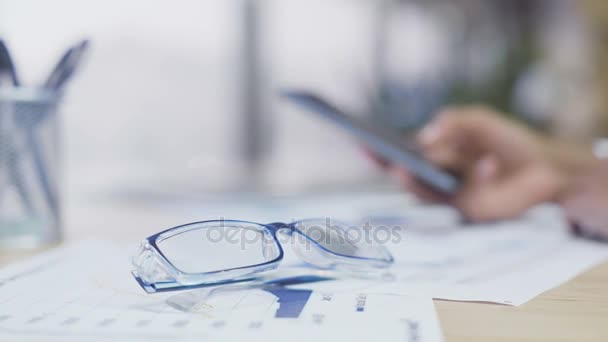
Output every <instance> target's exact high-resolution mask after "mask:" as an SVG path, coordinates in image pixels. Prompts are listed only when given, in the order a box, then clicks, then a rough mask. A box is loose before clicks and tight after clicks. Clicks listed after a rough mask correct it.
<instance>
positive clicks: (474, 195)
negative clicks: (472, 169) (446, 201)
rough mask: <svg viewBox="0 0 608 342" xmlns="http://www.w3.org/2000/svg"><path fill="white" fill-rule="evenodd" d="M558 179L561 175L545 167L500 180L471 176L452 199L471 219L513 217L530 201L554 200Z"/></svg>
mask: <svg viewBox="0 0 608 342" xmlns="http://www.w3.org/2000/svg"><path fill="white" fill-rule="evenodd" d="M560 182H561V178H559V177H558V176H557V175H555V174H554V173H553V172H552V171H550V170H548V169H544V168H537V169H530V170H525V171H522V172H519V173H517V174H514V175H512V176H510V177H509V178H508V179H505V180H500V181H493V182H487V181H485V182H482V181H479V179H475V178H474V179H472V180H470V181H469V182H468V184H466V185H465V187H464V188H463V190H462V191H461V192H460V193H459V194H458V195H457V196H455V198H454V199H453V201H452V203H453V204H454V205H455V206H456V207H457V208H459V209H460V210H461V211H462V212H463V214H464V215H465V216H466V217H467V218H469V219H471V220H473V221H492V220H500V219H507V218H513V217H516V216H519V215H521V214H522V213H524V212H525V211H526V210H527V209H528V208H530V207H532V206H533V205H536V204H539V203H542V202H546V201H551V200H554V199H555V198H556V197H557V190H556V189H559V188H560V185H559V183H560ZM532 189H535V190H534V191H532Z"/></svg>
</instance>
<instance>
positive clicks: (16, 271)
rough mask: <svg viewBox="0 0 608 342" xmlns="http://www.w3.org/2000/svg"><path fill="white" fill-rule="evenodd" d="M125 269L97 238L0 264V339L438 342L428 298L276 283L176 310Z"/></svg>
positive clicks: (123, 260) (116, 251) (119, 253)
mask: <svg viewBox="0 0 608 342" xmlns="http://www.w3.org/2000/svg"><path fill="white" fill-rule="evenodd" d="M129 271H130V265H129V262H128V253H127V252H126V250H125V248H121V247H117V246H115V245H113V244H111V243H103V242H85V243H80V244H77V245H73V246H69V247H62V248H59V249H57V250H54V251H51V252H48V253H45V254H42V255H40V256H38V257H35V258H33V259H31V260H29V261H26V262H22V263H18V264H14V265H11V266H9V267H7V268H5V269H3V270H0V339H7V340H16V339H18V338H32V337H43V338H45V339H46V338H55V339H59V340H63V339H64V338H70V337H71V338H74V339H79V338H84V339H86V340H91V339H114V340H116V339H118V340H120V341H124V340H129V339H133V340H151V339H169V338H171V339H175V338H178V339H180V340H189V339H191V340H197V341H201V340H203V341H204V340H214V341H218V340H219V341H222V340H226V341H236V340H243V341H245V340H246V341H269V340H278V339H282V340H287V341H311V340H340V341H343V340H349V341H370V340H373V339H377V338H379V337H381V338H382V340H383V341H411V342H414V341H442V334H441V330H440V327H439V323H438V319H437V316H436V314H435V311H434V307H433V302H432V300H430V299H420V298H412V297H407V296H395V295H383V294H368V293H365V292H352V293H341V292H340V291H325V292H318V291H312V290H309V289H295V288H291V287H279V286H274V287H264V288H257V289H250V290H240V291H225V292H222V293H219V294H217V295H214V296H211V297H209V298H208V299H206V300H205V301H203V302H200V303H198V305H197V308H196V310H193V312H181V311H178V310H175V309H174V308H172V307H171V306H169V305H167V303H166V300H167V298H169V297H172V296H176V295H179V292H178V293H166V294H153V295H150V294H146V293H145V292H144V291H143V290H142V289H141V288H140V287H139V285H137V283H136V282H135V280H134V279H132V277H131V275H130V273H129ZM182 293H185V292H182Z"/></svg>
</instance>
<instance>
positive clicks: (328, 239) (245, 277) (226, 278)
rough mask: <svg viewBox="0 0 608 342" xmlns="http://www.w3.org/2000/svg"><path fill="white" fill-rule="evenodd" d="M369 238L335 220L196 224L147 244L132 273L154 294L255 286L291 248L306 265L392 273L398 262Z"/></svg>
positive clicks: (150, 239)
mask: <svg viewBox="0 0 608 342" xmlns="http://www.w3.org/2000/svg"><path fill="white" fill-rule="evenodd" d="M279 233H281V234H279ZM365 233H366V231H365V230H364V229H362V228H360V227H355V226H348V225H346V224H343V223H337V222H333V223H332V222H331V221H330V220H329V219H326V220H317V219H312V220H303V221H296V222H293V223H289V224H287V223H278V222H277V223H270V224H259V223H254V222H247V221H234V220H215V221H201V222H194V223H189V224H185V225H181V226H178V227H175V228H171V229H167V230H165V231H162V232H160V233H158V234H155V235H152V236H150V237H148V238H146V239H145V240H144V241H143V242H142V244H141V245H140V247H139V249H138V250H137V253H136V255H135V257H134V258H133V259H132V264H133V267H134V269H133V271H132V272H131V273H132V274H133V276H134V277H135V279H136V280H137V282H138V283H139V285H140V286H141V287H142V288H143V289H144V290H145V291H146V292H148V293H154V292H164V291H175V290H184V289H191V288H196V287H205V286H217V285H223V284H230V283H237V282H244V281H251V280H254V279H256V276H258V274H259V273H260V272H265V271H269V270H272V269H275V268H277V267H278V266H279V264H280V263H281V261H282V260H283V256H284V252H283V248H282V247H281V244H282V243H283V244H284V243H285V242H288V243H289V244H291V245H292V247H293V250H294V252H295V254H296V255H297V256H298V257H299V258H300V259H302V260H303V261H305V262H307V263H309V264H311V265H313V266H316V267H318V268H322V269H335V270H350V271H363V272H366V271H371V270H374V269H381V268H386V267H389V266H390V265H391V264H392V263H393V257H392V255H391V254H390V252H389V251H388V249H387V248H386V247H385V246H382V245H379V244H375V243H372V241H371V240H370V239H369V238H367V237H368V235H365ZM285 238H287V239H285Z"/></svg>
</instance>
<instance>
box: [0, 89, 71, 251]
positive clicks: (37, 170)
mask: <svg viewBox="0 0 608 342" xmlns="http://www.w3.org/2000/svg"><path fill="white" fill-rule="evenodd" d="M58 99H59V94H57V93H54V92H49V91H46V90H43V89H36V88H0V249H8V248H34V247H38V246H41V245H46V244H52V243H55V242H57V241H59V240H60V238H61V211H60V201H59V198H60V196H59V189H60V186H59V166H60V165H59V164H60V163H59V161H60V160H59V118H58V116H57V112H56V107H57V102H58Z"/></svg>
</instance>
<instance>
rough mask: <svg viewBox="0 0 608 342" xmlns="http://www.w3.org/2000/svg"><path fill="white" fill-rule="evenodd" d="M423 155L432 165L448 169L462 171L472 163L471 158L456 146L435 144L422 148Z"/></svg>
mask: <svg viewBox="0 0 608 342" xmlns="http://www.w3.org/2000/svg"><path fill="white" fill-rule="evenodd" d="M423 153H424V157H425V158H426V159H428V160H429V161H430V162H431V163H433V164H434V165H437V166H439V167H441V168H444V169H448V170H458V171H464V170H466V169H468V168H469V167H470V165H471V163H472V158H470V157H469V156H467V155H466V154H465V153H462V151H460V149H459V148H458V146H454V145H435V146H432V147H427V148H425V149H423Z"/></svg>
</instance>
